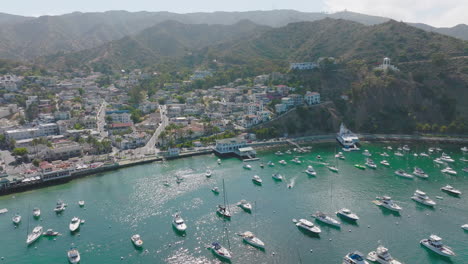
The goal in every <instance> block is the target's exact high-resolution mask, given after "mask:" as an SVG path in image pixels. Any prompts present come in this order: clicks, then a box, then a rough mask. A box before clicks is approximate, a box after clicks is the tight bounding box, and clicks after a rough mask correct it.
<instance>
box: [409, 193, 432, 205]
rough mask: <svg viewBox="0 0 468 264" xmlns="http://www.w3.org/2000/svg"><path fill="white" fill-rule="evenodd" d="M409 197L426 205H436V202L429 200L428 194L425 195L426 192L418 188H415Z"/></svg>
mask: <svg viewBox="0 0 468 264" xmlns="http://www.w3.org/2000/svg"><path fill="white" fill-rule="evenodd" d="M411 199H413V200H414V201H416V202H418V203H421V204H424V205H427V206H435V205H436V202H434V201H433V200H431V199H430V198H429V196H427V194H426V193H425V192H423V191H420V190H416V192H414V195H413V196H412V197H411Z"/></svg>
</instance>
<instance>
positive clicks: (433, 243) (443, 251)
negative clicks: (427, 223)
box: [420, 235, 455, 257]
mask: <svg viewBox="0 0 468 264" xmlns="http://www.w3.org/2000/svg"><path fill="white" fill-rule="evenodd" d="M420 243H421V244H422V245H423V246H425V247H427V248H428V249H430V250H432V251H434V252H435V253H437V254H439V255H442V256H446V257H451V256H455V252H453V250H452V249H451V248H450V247H447V246H445V245H444V244H442V238H440V237H438V236H436V235H431V236H430V237H429V239H423V240H421V241H420Z"/></svg>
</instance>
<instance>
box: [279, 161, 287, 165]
mask: <svg viewBox="0 0 468 264" xmlns="http://www.w3.org/2000/svg"><path fill="white" fill-rule="evenodd" d="M278 163H279V164H281V165H286V164H288V163H287V162H286V161H285V160H280V161H279V162H278Z"/></svg>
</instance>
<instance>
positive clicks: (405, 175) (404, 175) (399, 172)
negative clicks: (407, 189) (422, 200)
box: [395, 169, 414, 179]
mask: <svg viewBox="0 0 468 264" xmlns="http://www.w3.org/2000/svg"><path fill="white" fill-rule="evenodd" d="M395 174H396V175H398V176H400V177H403V178H407V179H413V178H414V177H413V175H411V174H409V173H407V172H406V171H404V170H402V169H399V170H397V171H395Z"/></svg>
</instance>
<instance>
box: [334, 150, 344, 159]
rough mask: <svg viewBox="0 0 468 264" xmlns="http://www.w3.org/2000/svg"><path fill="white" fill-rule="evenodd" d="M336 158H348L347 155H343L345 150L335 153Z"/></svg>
mask: <svg viewBox="0 0 468 264" xmlns="http://www.w3.org/2000/svg"><path fill="white" fill-rule="evenodd" d="M335 158H338V159H341V160H344V159H346V157H345V156H344V155H343V152H338V154H336V155H335Z"/></svg>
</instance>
